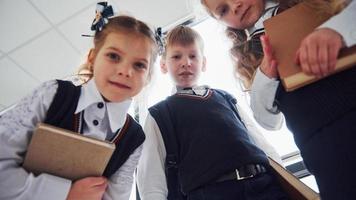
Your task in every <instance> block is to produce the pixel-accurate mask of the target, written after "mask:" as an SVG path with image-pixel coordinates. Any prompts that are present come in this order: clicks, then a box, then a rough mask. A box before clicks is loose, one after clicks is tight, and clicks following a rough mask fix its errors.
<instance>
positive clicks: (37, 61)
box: [9, 31, 81, 81]
mask: <svg viewBox="0 0 356 200" xmlns="http://www.w3.org/2000/svg"><path fill="white" fill-rule="evenodd" d="M9 56H10V57H11V58H13V59H14V60H16V62H17V63H18V64H19V65H21V66H22V67H23V68H24V69H26V70H27V71H28V72H29V73H31V74H33V76H34V77H36V78H38V79H39V80H40V81H45V80H49V79H55V78H64V77H67V76H69V75H71V74H73V73H74V71H75V69H77V68H78V67H79V64H80V62H81V57H80V55H79V53H78V52H77V51H75V50H74V49H73V48H72V47H71V46H70V45H69V44H68V42H67V41H66V40H64V39H63V38H62V37H61V36H60V35H59V34H58V33H57V32H56V31H50V32H48V33H46V34H45V35H43V36H42V37H41V38H38V39H36V40H34V41H32V42H31V43H29V44H27V45H26V46H24V47H23V48H21V49H19V50H17V51H15V52H13V53H11V54H10V55H9Z"/></svg>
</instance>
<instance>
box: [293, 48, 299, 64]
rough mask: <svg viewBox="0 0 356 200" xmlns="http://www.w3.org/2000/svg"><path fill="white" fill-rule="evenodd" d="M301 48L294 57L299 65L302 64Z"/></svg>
mask: <svg viewBox="0 0 356 200" xmlns="http://www.w3.org/2000/svg"><path fill="white" fill-rule="evenodd" d="M299 58H300V48H299V49H298V50H297V53H296V54H295V58H294V62H295V63H296V64H297V65H300V59H299Z"/></svg>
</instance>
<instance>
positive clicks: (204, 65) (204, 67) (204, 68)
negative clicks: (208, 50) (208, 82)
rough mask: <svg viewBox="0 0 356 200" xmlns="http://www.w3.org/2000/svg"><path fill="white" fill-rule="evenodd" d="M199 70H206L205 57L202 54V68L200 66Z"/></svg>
mask: <svg viewBox="0 0 356 200" xmlns="http://www.w3.org/2000/svg"><path fill="white" fill-rule="evenodd" d="M201 71H202V72H205V71H206V57H205V56H203V66H202V68H201Z"/></svg>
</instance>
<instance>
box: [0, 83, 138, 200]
mask: <svg viewBox="0 0 356 200" xmlns="http://www.w3.org/2000/svg"><path fill="white" fill-rule="evenodd" d="M57 88H58V84H57V82H56V81H54V80H52V81H48V82H45V83H43V84H42V85H40V86H39V87H38V88H37V89H35V90H34V91H33V92H32V93H31V94H30V95H28V96H26V97H25V98H23V99H22V100H20V102H19V103H18V104H17V105H16V106H15V107H13V108H12V109H10V110H8V111H7V112H5V113H4V114H2V116H1V117H0V180H1V181H0V199H36V200H42V199H43V200H48V199H51V200H57V199H58V200H63V199H66V196H67V194H68V192H69V189H70V186H71V183H72V182H71V181H70V180H68V179H64V178H61V177H57V176H53V175H50V174H40V175H38V176H34V175H33V174H32V173H28V172H26V171H25V170H24V169H23V168H22V167H21V164H22V162H23V159H24V155H25V153H26V149H27V146H28V144H29V141H30V139H31V135H32V132H33V130H34V128H35V126H36V124H37V123H39V122H43V121H44V119H45V117H46V113H47V110H48V108H49V107H50V105H51V102H52V100H53V98H54V95H55V93H56V91H57ZM99 103H102V104H103V106H98V104H99ZM130 103H131V100H127V101H124V102H120V103H108V102H105V101H104V100H103V98H102V97H101V95H100V93H99V92H98V90H97V88H96V86H95V83H94V81H93V80H91V81H89V82H88V83H87V84H85V85H83V87H82V89H81V96H80V98H79V101H78V106H77V109H76V113H78V112H81V111H85V112H84V124H83V134H84V135H87V136H91V137H95V138H98V139H102V140H103V139H106V138H111V137H112V136H113V134H114V133H115V132H116V131H117V130H118V129H119V128H121V127H122V126H123V124H124V122H125V119H126V113H127V111H128V108H129V106H130ZM94 120H96V122H95V123H93V121H94ZM95 124H96V125H95ZM141 150H142V145H141V146H140V147H139V148H137V149H136V150H135V151H134V153H132V155H130V157H129V158H128V160H127V161H126V162H125V163H124V164H123V165H122V166H121V167H120V169H119V170H118V171H117V172H116V173H114V174H113V175H112V176H111V177H110V180H109V184H108V188H107V190H106V192H105V194H104V199H129V196H130V192H131V187H132V183H133V173H134V170H135V169H136V165H137V162H138V159H139V157H140V154H141Z"/></svg>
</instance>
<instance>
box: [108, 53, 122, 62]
mask: <svg viewBox="0 0 356 200" xmlns="http://www.w3.org/2000/svg"><path fill="white" fill-rule="evenodd" d="M107 56H108V58H109V59H110V60H112V61H115V62H117V61H119V60H120V56H119V55H118V54H116V53H108V54H107Z"/></svg>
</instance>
